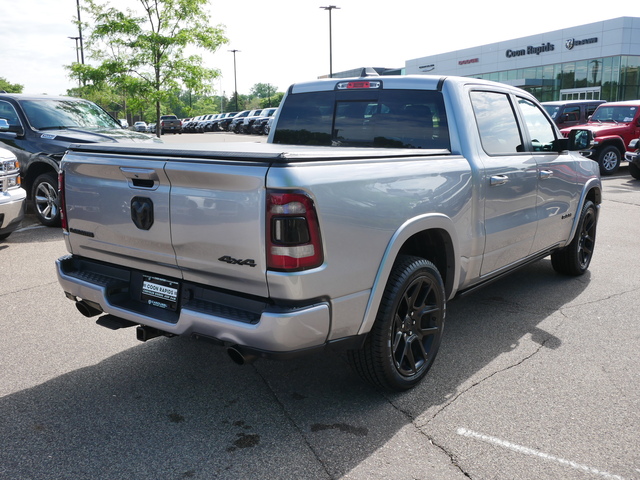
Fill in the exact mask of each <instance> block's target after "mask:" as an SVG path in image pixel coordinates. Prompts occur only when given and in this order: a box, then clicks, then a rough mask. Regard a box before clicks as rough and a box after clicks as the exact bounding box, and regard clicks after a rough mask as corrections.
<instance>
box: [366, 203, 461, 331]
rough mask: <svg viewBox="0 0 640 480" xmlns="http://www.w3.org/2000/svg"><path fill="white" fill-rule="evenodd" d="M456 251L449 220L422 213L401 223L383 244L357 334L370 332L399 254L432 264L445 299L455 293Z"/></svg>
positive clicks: (455, 234) (444, 217) (456, 240)
mask: <svg viewBox="0 0 640 480" xmlns="http://www.w3.org/2000/svg"><path fill="white" fill-rule="evenodd" d="M458 251H459V242H458V235H457V232H456V229H455V226H454V223H453V221H452V220H451V219H450V218H449V217H447V216H446V215H442V214H426V215H422V216H420V217H417V218H414V219H410V220H408V221H407V222H405V223H404V224H403V225H402V226H401V227H400V228H399V229H398V230H397V231H396V232H395V234H394V235H393V237H392V238H391V240H390V241H389V244H388V245H387V249H386V250H385V253H384V255H383V257H382V261H381V262H380V265H379V267H378V272H377V274H376V278H375V281H374V284H373V287H372V289H371V294H370V295H369V302H368V303H367V308H366V310H365V315H364V318H363V321H362V324H361V325H360V329H359V331H358V333H359V334H364V333H368V332H369V331H370V330H371V327H372V326H373V322H374V321H375V319H376V314H377V311H378V308H379V306H380V302H381V300H382V295H383V294H384V290H385V287H386V285H387V281H388V279H389V276H390V274H391V270H392V269H393V265H394V263H395V261H396V259H397V258H398V256H399V255H413V256H416V257H421V258H425V259H427V260H429V261H430V262H432V263H433V264H434V265H435V266H436V268H437V269H438V271H439V272H440V276H441V277H442V281H443V282H444V287H445V294H446V298H451V297H453V296H454V295H455V293H456V291H457V285H458V283H459V277H460V271H459V268H458V265H457V260H456V259H457V258H458Z"/></svg>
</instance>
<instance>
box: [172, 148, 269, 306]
mask: <svg viewBox="0 0 640 480" xmlns="http://www.w3.org/2000/svg"><path fill="white" fill-rule="evenodd" d="M267 169H268V165H267V164H260V163H252V164H243V163H239V164H238V163H232V162H224V161H220V162H207V161H200V162H198V161H192V160H183V161H174V162H170V163H167V165H166V169H165V171H166V174H167V176H168V178H169V180H170V182H171V235H172V241H173V248H174V250H175V253H176V258H177V264H178V266H179V267H180V269H181V270H182V274H183V278H184V279H185V280H188V281H193V282H197V283H204V284H208V285H213V286H216V287H220V288H225V289H229V290H233V291H239V292H244V293H247V294H251V295H258V296H267V285H266V276H265V272H266V265H265V252H264V238H265V232H264V229H265V205H264V202H265V192H264V182H265V176H266V173H267Z"/></svg>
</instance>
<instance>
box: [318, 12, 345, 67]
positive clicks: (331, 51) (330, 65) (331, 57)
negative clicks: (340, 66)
mask: <svg viewBox="0 0 640 480" xmlns="http://www.w3.org/2000/svg"><path fill="white" fill-rule="evenodd" d="M320 8H322V9H323V10H328V11H329V78H332V77H333V46H332V44H331V10H334V9H336V10H340V7H336V6H335V5H329V6H328V7H320Z"/></svg>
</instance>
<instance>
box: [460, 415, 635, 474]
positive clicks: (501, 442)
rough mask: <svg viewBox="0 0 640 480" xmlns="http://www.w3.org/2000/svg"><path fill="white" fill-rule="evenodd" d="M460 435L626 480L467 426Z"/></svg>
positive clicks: (584, 470) (582, 469)
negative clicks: (475, 430) (469, 428)
mask: <svg viewBox="0 0 640 480" xmlns="http://www.w3.org/2000/svg"><path fill="white" fill-rule="evenodd" d="M456 433H457V434H458V435H462V436H463V437H468V438H474V439H476V440H480V441H482V442H485V443H491V444H492V445H497V446H499V447H502V448H506V449H508V450H511V451H513V452H517V453H522V454H524V455H531V456H534V457H539V458H542V459H544V460H549V461H551V462H556V463H559V464H561V465H565V466H567V467H571V468H573V469H575V470H581V471H583V472H588V473H592V474H594V475H599V476H601V477H603V478H611V479H615V480H625V479H624V478H623V477H621V476H620V475H613V474H611V473H607V472H603V471H602V470H598V469H597V468H593V467H589V466H587V465H581V464H579V463H576V462H572V461H571V460H565V459H564V458H559V457H556V456H554V455H549V454H548V453H544V452H541V451H539V450H535V449H533V448H529V447H523V446H522V445H518V444H515V443H511V442H509V441H507V440H502V439H500V438H497V437H492V436H490V435H484V434H482V433H478V432H474V431H473V430H468V429H466V428H463V427H460V428H459V429H458V430H457V432H456Z"/></svg>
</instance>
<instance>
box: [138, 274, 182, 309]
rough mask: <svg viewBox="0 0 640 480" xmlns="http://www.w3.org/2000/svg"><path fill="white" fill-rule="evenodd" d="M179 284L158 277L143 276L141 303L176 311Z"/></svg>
mask: <svg viewBox="0 0 640 480" xmlns="http://www.w3.org/2000/svg"><path fill="white" fill-rule="evenodd" d="M179 291H180V283H178V282H174V281H172V280H167V279H165V278H160V277H152V276H150V275H144V276H143V278H142V301H143V302H145V303H148V304H149V305H153V306H156V307H160V308H166V309H168V310H176V309H177V308H178V293H179Z"/></svg>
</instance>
